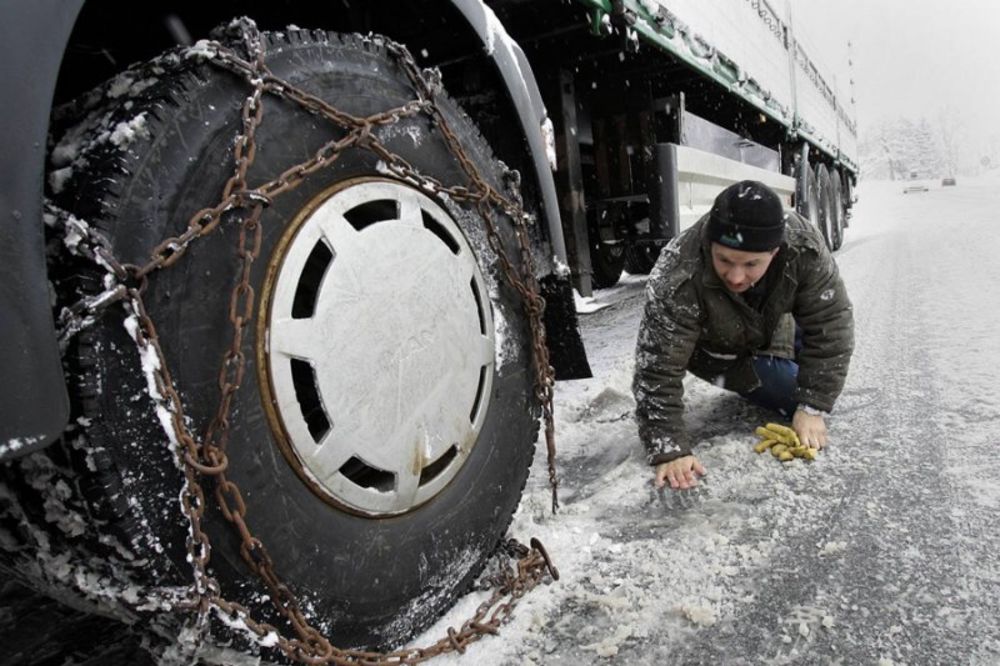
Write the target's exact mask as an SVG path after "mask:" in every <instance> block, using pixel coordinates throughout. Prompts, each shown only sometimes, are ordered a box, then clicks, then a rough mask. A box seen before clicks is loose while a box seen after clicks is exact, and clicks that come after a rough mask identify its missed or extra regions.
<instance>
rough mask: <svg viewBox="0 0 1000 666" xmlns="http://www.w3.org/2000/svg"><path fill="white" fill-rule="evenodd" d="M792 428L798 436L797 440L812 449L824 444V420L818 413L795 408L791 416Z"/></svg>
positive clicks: (819, 447) (820, 447)
mask: <svg viewBox="0 0 1000 666" xmlns="http://www.w3.org/2000/svg"><path fill="white" fill-rule="evenodd" d="M792 428H794V429H795V432H796V433H797V434H798V436H799V441H800V442H802V443H803V444H805V445H806V446H809V447H812V448H814V449H822V448H823V447H824V446H826V421H824V420H823V417H822V416H821V415H819V414H815V415H814V414H807V413H806V412H804V411H802V410H801V409H797V410H795V416H793V417H792Z"/></svg>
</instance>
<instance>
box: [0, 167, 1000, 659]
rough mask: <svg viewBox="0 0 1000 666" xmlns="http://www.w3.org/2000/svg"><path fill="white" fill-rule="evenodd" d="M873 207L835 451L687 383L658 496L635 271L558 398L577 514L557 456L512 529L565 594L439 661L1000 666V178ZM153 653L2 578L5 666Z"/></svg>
mask: <svg viewBox="0 0 1000 666" xmlns="http://www.w3.org/2000/svg"><path fill="white" fill-rule="evenodd" d="M859 195H860V201H859V203H858V205H857V207H856V209H855V210H856V213H855V216H854V219H853V220H852V223H851V228H850V229H849V230H848V232H847V240H846V242H845V244H844V247H843V248H842V249H841V250H840V251H839V252H838V253H837V255H836V256H837V261H838V263H839V264H840V267H841V271H842V273H843V275H844V279H845V280H846V282H847V286H848V291H849V293H850V295H851V298H852V300H853V302H854V307H855V314H856V335H857V345H856V351H855V355H854V360H853V363H852V366H851V372H850V375H849V377H848V382H847V387H846V389H845V391H844V394H843V396H842V397H841V399H840V401H839V403H838V407H837V410H836V414H835V416H834V417H833V418H832V419H831V420H830V423H829V426H830V434H831V439H832V443H831V444H830V446H829V447H828V448H827V449H826V450H824V452H823V453H821V454H820V457H819V460H817V461H816V462H814V463H806V462H803V461H801V460H796V461H794V462H791V463H789V464H784V465H783V464H781V463H779V462H777V461H776V460H775V459H774V458H772V457H771V456H769V455H766V454H765V455H757V454H755V453H753V451H752V446H753V444H754V443H755V442H756V441H757V438H756V437H755V436H754V435H753V434H752V433H753V429H754V428H755V427H756V426H757V425H760V424H762V423H763V422H764V421H765V420H771V419H773V416H771V415H768V414H766V413H764V412H761V411H759V410H757V409H756V408H752V407H749V406H747V405H746V404H744V403H743V402H742V400H740V399H739V398H737V397H734V396H732V395H729V394H727V393H725V392H723V391H721V390H719V389H716V388H714V387H712V386H710V385H708V384H706V383H704V382H700V381H699V380H696V379H689V383H688V391H687V398H688V406H689V426H690V427H691V428H692V430H693V432H694V434H695V435H696V437H697V438H698V439H700V440H701V444H700V445H699V447H698V449H697V453H698V455H699V456H700V457H701V460H702V462H703V463H704V464H705V465H706V467H708V469H709V476H708V477H707V479H706V480H705V481H703V483H702V484H701V487H699V488H698V489H696V490H693V491H687V492H684V493H674V492H672V491H669V490H668V491H666V492H665V494H664V495H663V496H662V497H661V496H659V495H658V494H657V493H655V492H654V491H653V489H652V486H651V483H650V479H651V476H652V475H651V471H650V469H649V468H648V467H647V466H646V465H645V464H644V462H643V456H642V452H641V450H640V446H639V442H638V439H637V437H636V433H635V426H634V425H633V421H632V409H633V403H632V397H631V391H630V388H629V386H630V382H631V375H632V353H633V346H634V342H635V335H636V331H637V328H638V324H639V318H640V316H641V310H642V303H643V287H644V280H643V279H642V278H638V277H627V278H626V279H625V280H624V281H623V283H622V284H621V285H620V286H618V287H616V288H615V289H611V290H605V291H602V292H599V293H598V296H597V298H596V299H595V300H594V302H592V303H588V304H586V306H587V309H593V308H594V307H597V306H600V305H605V306H606V307H604V308H603V309H599V310H597V311H596V312H593V313H591V314H587V315H583V316H582V317H581V323H582V326H583V328H584V336H585V339H586V342H587V347H588V350H589V354H590V358H591V363H592V365H593V369H594V372H595V377H594V379H591V380H587V381H578V382H566V383H561V384H559V385H558V386H557V396H556V417H557V428H558V447H559V472H560V478H561V482H562V488H561V499H562V505H563V509H562V511H561V512H560V513H559V515H558V516H556V517H554V518H553V517H552V516H551V514H550V512H549V490H548V487H547V485H546V473H545V461H544V453H543V450H544V445H543V444H541V443H540V444H539V453H538V455H537V461H536V466H535V469H534V470H533V471H532V476H531V479H529V482H528V489H527V492H526V495H525V498H524V501H523V502H522V506H521V509H520V511H519V513H518V515H517V516H516V517H515V520H514V524H513V526H512V533H513V535H514V536H517V537H518V538H520V539H521V540H522V541H525V542H526V541H527V539H528V538H529V537H531V536H537V537H539V538H540V539H541V540H542V541H543V542H544V543H545V544H546V546H547V547H548V549H549V551H550V552H551V554H552V556H553V558H554V560H555V562H556V564H557V565H558V567H559V569H560V572H561V574H562V579H561V580H560V581H559V582H557V583H555V584H553V585H550V586H544V587H540V588H538V589H537V590H536V591H534V592H533V593H531V594H530V595H529V596H528V597H527V598H526V599H525V600H524V601H523V602H522V604H521V605H520V607H519V608H518V610H517V611H516V612H515V614H514V617H513V620H512V621H511V623H510V624H508V625H507V626H505V627H504V628H503V630H502V632H501V634H500V636H499V637H496V638H486V639H484V640H482V641H480V642H479V643H477V644H475V645H472V646H470V647H469V648H468V650H467V652H466V655H465V656H463V657H457V656H455V657H453V656H449V657H445V658H443V659H440V660H438V661H435V662H432V663H438V664H442V666H444V665H450V666H468V665H470V664H474V665H475V666H499V665H503V666H507V665H515V664H516V665H526V666H531V665H537V666H542V665H545V666H549V665H552V666H559V665H569V664H573V665H580V664H630V665H631V664H636V665H645V664H657V665H673V664H682V665H686V664H713V665H715V664H725V665H727V666H728V665H731V664H736V665H738V664H845V665H850V666H855V665H867V664H871V665H879V666H881V665H885V666H889V665H896V664H911V665H924V664H947V665H948V666H952V665H956V664H1000V462H998V460H997V454H998V453H1000V434H998V433H1000V388H998V381H997V378H996V373H997V369H998V367H1000V296H998V295H997V289H998V286H1000V218H998V213H997V211H998V210H1000V175H998V176H994V177H993V178H984V179H980V180H977V181H971V180H965V179H963V180H959V184H958V186H957V187H949V188H940V187H932V188H931V190H930V191H929V192H926V193H919V194H906V195H904V194H902V185H901V184H893V183H870V184H865V185H863V186H862V187H861V189H860V192H859ZM481 601H482V596H481V595H470V596H469V597H467V598H466V599H464V600H462V601H461V602H460V603H459V605H458V606H456V608H455V609H453V610H452V611H451V612H449V613H448V614H447V615H446V616H445V617H444V618H443V619H442V620H441V622H439V623H438V624H437V625H436V626H435V627H434V628H432V629H431V630H429V631H428V632H427V633H426V634H425V635H424V636H422V637H420V638H419V639H418V640H417V641H415V642H416V643H417V644H429V643H432V642H434V641H436V640H437V639H438V638H440V637H441V636H443V635H444V634H445V629H446V627H447V626H449V625H454V626H459V625H460V624H461V623H462V622H463V621H464V620H465V619H467V618H468V617H470V616H471V615H472V613H473V611H474V610H475V607H476V606H477V605H478V604H479V603H480V602H481ZM142 642H143V638H142V636H141V635H139V634H138V632H127V631H125V630H124V628H123V627H122V626H121V625H117V624H115V623H113V622H110V621H105V620H102V619H101V618H96V617H86V616H82V615H80V614H79V613H74V612H71V611H67V610H65V609H58V608H57V607H56V605H55V604H54V602H50V601H46V600H41V599H39V598H38V597H37V596H35V595H33V594H31V593H27V592H25V591H24V590H22V589H21V588H18V587H16V586H14V585H12V584H11V585H4V584H3V581H2V579H0V645H2V646H3V648H2V649H0V664H4V665H5V664H8V663H10V664H13V663H17V664H33V665H41V664H45V665H46V666H48V665H49V664H51V665H53V666H56V665H59V666H63V665H73V666H120V665H126V664H127V665H129V666H145V665H148V664H151V663H152V662H151V659H150V657H149V656H148V655H147V654H146V653H145V652H144V651H143V650H142V647H141V644H142ZM240 663H247V664H250V663H259V662H257V661H256V660H252V659H247V660H244V661H242V662H240Z"/></svg>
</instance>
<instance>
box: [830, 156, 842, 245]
mask: <svg viewBox="0 0 1000 666" xmlns="http://www.w3.org/2000/svg"><path fill="white" fill-rule="evenodd" d="M830 186H831V197H830V198H831V200H832V202H833V219H834V224H833V249H834V250H839V249H840V246H841V245H843V244H844V217H845V216H846V212H845V210H844V197H843V191H842V188H841V180H840V172H839V171H838V170H837V169H831V170H830Z"/></svg>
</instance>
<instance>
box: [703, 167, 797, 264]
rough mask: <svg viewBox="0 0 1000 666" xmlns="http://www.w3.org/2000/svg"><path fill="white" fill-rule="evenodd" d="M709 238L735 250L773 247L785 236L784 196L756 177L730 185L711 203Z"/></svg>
mask: <svg viewBox="0 0 1000 666" xmlns="http://www.w3.org/2000/svg"><path fill="white" fill-rule="evenodd" d="M708 238H709V240H712V241H715V242H716V243H719V244H721V245H725V246H726V247H731V248H733V249H734V250H743V251H745V252H767V251H768V250H773V249H774V248H776V247H778V246H779V245H781V243H782V241H784V239H785V210H784V207H783V206H782V205H781V199H779V198H778V195H777V194H775V193H774V191H773V190H772V189H771V188H769V187H768V186H767V185H765V184H763V183H758V182H757V181H755V180H743V181H740V182H738V183H735V184H733V185H730V186H729V187H727V188H726V189H724V190H722V192H720V193H719V196H717V197H716V198H715V203H714V204H712V212H711V213H709V216H708Z"/></svg>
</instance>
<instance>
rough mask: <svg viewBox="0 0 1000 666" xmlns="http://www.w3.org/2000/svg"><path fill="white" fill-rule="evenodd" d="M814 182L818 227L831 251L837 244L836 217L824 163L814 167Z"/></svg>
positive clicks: (830, 185)
mask: <svg viewBox="0 0 1000 666" xmlns="http://www.w3.org/2000/svg"><path fill="white" fill-rule="evenodd" d="M816 184H817V186H818V189H819V228H820V230H821V231H822V232H823V238H824V239H825V240H826V246H827V248H829V249H830V251H831V252H832V251H833V250H835V249H836V247H835V246H836V244H837V237H836V236H837V231H836V228H835V227H836V225H837V219H836V214H835V213H834V204H833V184H832V183H831V182H830V172H829V171H828V170H827V168H826V165H825V164H820V165H817V167H816Z"/></svg>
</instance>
